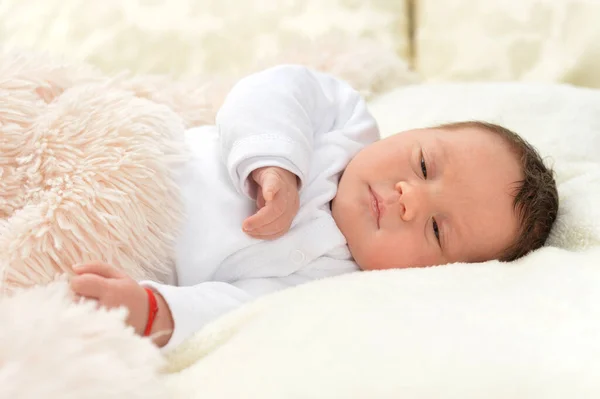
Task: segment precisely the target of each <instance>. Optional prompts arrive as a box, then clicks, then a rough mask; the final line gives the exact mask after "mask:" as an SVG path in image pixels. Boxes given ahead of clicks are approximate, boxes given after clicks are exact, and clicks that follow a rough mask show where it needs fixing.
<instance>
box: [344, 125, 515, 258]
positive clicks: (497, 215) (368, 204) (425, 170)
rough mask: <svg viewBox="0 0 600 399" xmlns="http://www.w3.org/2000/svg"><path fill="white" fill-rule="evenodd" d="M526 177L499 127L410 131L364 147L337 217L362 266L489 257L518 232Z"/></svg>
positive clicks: (349, 169) (346, 174)
mask: <svg viewBox="0 0 600 399" xmlns="http://www.w3.org/2000/svg"><path fill="white" fill-rule="evenodd" d="M521 179H522V173H521V169H520V166H519V163H518V162H517V159H516V157H515V155H514V154H513V153H512V152H511V151H510V150H509V148H508V146H507V144H506V143H504V141H503V139H502V138H501V137H499V136H497V135H495V134H493V133H490V132H486V131H480V130H478V129H475V128H464V129H456V130H444V129H420V130H411V131H408V132H404V133H401V134H397V135H395V136H392V137H389V138H387V139H384V140H381V141H378V142H376V143H374V144H372V145H370V146H368V147H366V148H364V149H363V150H362V151H361V152H359V153H358V155H357V156H356V157H355V158H354V159H353V160H352V161H351V162H350V164H349V165H348V167H347V168H346V170H345V171H344V174H343V175H342V178H341V180H340V184H339V187H338V193H337V196H336V198H335V199H334V201H333V205H332V210H333V217H334V219H335V221H336V223H337V225H338V227H339V228H340V230H341V231H342V233H343V234H344V236H345V237H346V240H347V241H348V246H349V248H350V251H351V252H352V255H353V257H354V259H355V260H356V262H357V263H358V265H359V266H360V267H361V268H362V269H363V270H375V269H390V268H406V267H421V266H432V265H442V264H446V263H453V262H481V261H486V260H490V259H495V258H497V257H498V256H499V255H500V254H501V253H502V252H503V250H505V249H506V248H507V247H508V246H509V245H511V244H512V243H513V241H514V239H515V238H516V237H517V234H518V227H519V223H518V218H517V215H516V214H515V211H514V209H513V201H514V193H515V191H514V190H515V187H516V186H515V183H516V182H518V181H519V180H521Z"/></svg>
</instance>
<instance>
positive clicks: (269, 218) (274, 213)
mask: <svg viewBox="0 0 600 399" xmlns="http://www.w3.org/2000/svg"><path fill="white" fill-rule="evenodd" d="M284 209H285V208H284V207H283V206H281V205H280V204H277V202H276V201H269V202H267V203H266V204H265V206H263V207H262V208H260V209H259V210H258V212H256V213H255V214H254V215H252V216H250V217H249V218H247V219H246V220H244V223H243V224H242V228H243V229H244V231H245V232H247V233H251V232H252V231H254V230H257V229H260V228H261V227H262V226H265V225H267V224H269V223H271V222H273V221H274V220H276V219H277V218H279V217H280V216H281V215H282V214H283V212H284Z"/></svg>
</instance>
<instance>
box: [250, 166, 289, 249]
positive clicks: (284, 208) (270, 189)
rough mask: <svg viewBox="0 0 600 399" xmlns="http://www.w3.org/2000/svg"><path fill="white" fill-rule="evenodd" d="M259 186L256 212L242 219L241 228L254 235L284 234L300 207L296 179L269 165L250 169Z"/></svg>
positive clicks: (276, 236)
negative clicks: (252, 170) (253, 169)
mask: <svg viewBox="0 0 600 399" xmlns="http://www.w3.org/2000/svg"><path fill="white" fill-rule="evenodd" d="M252 179H253V180H254V181H255V182H256V184H257V185H258V189H257V194H256V207H257V210H258V211H257V212H256V213H255V214H254V215H252V216H250V217H249V218H247V219H246V220H244V223H243V224H242V228H243V229H244V231H245V232H246V233H248V234H249V235H250V236H252V237H255V238H261V239H264V240H273V239H275V238H278V237H281V236H282V235H283V234H285V233H286V232H287V231H288V230H289V229H290V226H291V225H292V221H293V220H294V217H296V214H297V213H298V209H299V206H300V198H299V195H298V178H297V177H296V175H295V174H293V173H292V172H290V171H287V170H285V169H282V168H279V167H276V166H268V167H264V168H259V169H256V170H255V171H254V172H252Z"/></svg>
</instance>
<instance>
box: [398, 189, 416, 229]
mask: <svg viewBox="0 0 600 399" xmlns="http://www.w3.org/2000/svg"><path fill="white" fill-rule="evenodd" d="M395 188H396V192H397V193H398V206H399V212H400V218H402V220H404V221H405V222H408V221H410V220H412V219H413V218H414V217H415V214H416V211H417V209H418V207H419V204H418V199H417V198H416V196H415V193H414V190H413V187H412V186H410V184H408V183H407V182H404V181H400V182H398V183H396V186H395Z"/></svg>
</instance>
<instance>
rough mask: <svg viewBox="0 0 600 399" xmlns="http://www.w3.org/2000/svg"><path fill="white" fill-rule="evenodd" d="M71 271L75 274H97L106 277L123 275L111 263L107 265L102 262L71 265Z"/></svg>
mask: <svg viewBox="0 0 600 399" xmlns="http://www.w3.org/2000/svg"><path fill="white" fill-rule="evenodd" d="M73 271H74V272H75V273H76V274H79V275H81V274H87V273H92V274H97V275H98V276H102V277H106V278H120V277H123V273H121V272H120V271H119V270H117V269H116V268H114V267H113V266H111V265H108V264H106V263H103V262H91V263H86V264H83V265H76V266H73Z"/></svg>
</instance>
